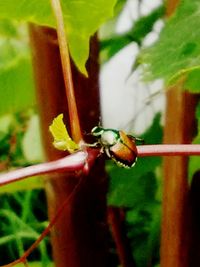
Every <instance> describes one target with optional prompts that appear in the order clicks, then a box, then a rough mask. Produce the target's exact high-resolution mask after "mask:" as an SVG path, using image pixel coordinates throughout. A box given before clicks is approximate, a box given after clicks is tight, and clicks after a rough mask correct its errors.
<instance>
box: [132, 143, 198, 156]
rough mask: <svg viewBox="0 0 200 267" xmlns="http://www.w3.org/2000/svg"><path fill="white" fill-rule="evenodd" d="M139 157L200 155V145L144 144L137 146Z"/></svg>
mask: <svg viewBox="0 0 200 267" xmlns="http://www.w3.org/2000/svg"><path fill="white" fill-rule="evenodd" d="M137 150H138V156H139V157H149V156H192V155H193V156H194V155H200V145H190V144H186V145H185V144H184V145H177V144H170V145H167V144H165V145H142V146H137Z"/></svg>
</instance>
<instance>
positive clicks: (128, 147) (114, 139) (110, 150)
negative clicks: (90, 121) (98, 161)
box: [91, 126, 141, 168]
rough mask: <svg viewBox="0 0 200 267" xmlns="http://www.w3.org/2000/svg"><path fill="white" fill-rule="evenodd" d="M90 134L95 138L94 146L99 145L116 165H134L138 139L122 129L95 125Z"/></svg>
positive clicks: (126, 166)
mask: <svg viewBox="0 0 200 267" xmlns="http://www.w3.org/2000/svg"><path fill="white" fill-rule="evenodd" d="M91 134H92V135H93V136H95V137H96V138H97V140H98V141H97V143H95V145H96V146H98V145H99V146H101V147H102V151H103V152H105V153H106V155H107V156H108V157H109V158H111V159H112V160H114V161H115V162H116V163H117V165H119V166H121V167H124V168H131V167H133V166H134V164H135V162H136V159H137V147H136V143H135V141H136V140H140V141H141V139H138V138H136V137H134V136H132V135H128V134H126V133H125V132H123V131H118V130H114V129H105V128H103V127H100V126H95V127H94V128H93V129H92V131H91Z"/></svg>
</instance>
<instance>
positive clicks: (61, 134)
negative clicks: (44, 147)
mask: <svg viewBox="0 0 200 267" xmlns="http://www.w3.org/2000/svg"><path fill="white" fill-rule="evenodd" d="M49 130H50V132H51V134H52V135H53V138H54V142H53V145H54V147H55V148H57V149H58V150H63V151H66V150H67V151H69V152H70V153H73V152H75V151H76V150H78V149H79V145H77V144H76V143H75V142H74V141H73V140H72V139H71V137H70V136H69V134H68V131H67V129H66V126H65V124H64V122H63V114H60V115H58V116H57V117H56V118H55V119H54V120H53V123H52V124H51V125H50V126H49Z"/></svg>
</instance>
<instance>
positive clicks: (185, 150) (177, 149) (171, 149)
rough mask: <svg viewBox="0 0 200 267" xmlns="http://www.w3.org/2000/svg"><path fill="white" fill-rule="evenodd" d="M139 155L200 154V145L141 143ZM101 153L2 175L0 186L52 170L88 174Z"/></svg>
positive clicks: (76, 155) (92, 151) (89, 152)
mask: <svg viewBox="0 0 200 267" xmlns="http://www.w3.org/2000/svg"><path fill="white" fill-rule="evenodd" d="M137 150H138V157H150V156H191V155H200V145H189V144H187V145H176V144H172V145H141V146H137ZM98 155H99V149H96V148H88V149H87V151H85V152H83V151H79V152H76V153H74V154H71V155H69V156H66V157H64V158H62V159H59V160H55V161H50V162H46V163H41V164H37V165H33V166H29V167H26V168H22V169H18V170H15V171H10V172H8V173H3V174H1V175H0V186H3V185H6V184H9V183H12V182H16V181H19V180H22V179H24V178H26V177H30V176H36V175H41V174H48V173H52V172H72V171H78V170H82V171H83V173H84V174H86V173H87V172H88V171H89V169H90V168H91V165H92V164H93V163H94V161H95V160H96V158H97V157H98Z"/></svg>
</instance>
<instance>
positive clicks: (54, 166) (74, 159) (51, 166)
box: [0, 151, 87, 186]
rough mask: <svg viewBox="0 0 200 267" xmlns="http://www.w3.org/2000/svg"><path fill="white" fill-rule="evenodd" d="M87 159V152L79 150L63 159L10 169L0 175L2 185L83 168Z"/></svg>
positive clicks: (0, 184)
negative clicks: (31, 177)
mask: <svg viewBox="0 0 200 267" xmlns="http://www.w3.org/2000/svg"><path fill="white" fill-rule="evenodd" d="M86 161H87V153H85V152H82V151H81V152H77V153H74V154H72V155H69V156H66V157H64V158H62V159H58V160H55V161H50V162H46V163H41V164H37V165H33V166H29V167H26V168H22V169H18V170H15V171H10V172H8V173H3V174H1V175H0V186H3V185H6V184H9V183H12V182H15V181H19V180H22V179H24V178H26V177H30V176H36V175H41V174H47V173H52V172H66V171H68V172H71V171H78V170H81V169H83V167H84V165H85V163H86Z"/></svg>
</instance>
